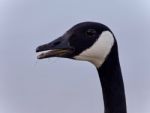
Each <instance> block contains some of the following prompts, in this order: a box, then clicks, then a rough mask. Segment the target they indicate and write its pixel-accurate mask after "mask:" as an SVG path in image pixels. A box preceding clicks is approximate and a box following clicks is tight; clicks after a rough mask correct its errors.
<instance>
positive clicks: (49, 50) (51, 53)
mask: <svg viewBox="0 0 150 113" xmlns="http://www.w3.org/2000/svg"><path fill="white" fill-rule="evenodd" d="M44 51H45V52H44ZM73 51H74V49H73V47H71V46H70V44H69V40H68V38H66V37H60V38H58V39H56V40H54V41H52V42H50V43H47V44H44V45H41V46H38V47H37V48H36V52H42V53H41V54H40V55H38V56H37V58H38V59H44V58H49V57H64V58H70V57H71V55H72V53H73Z"/></svg>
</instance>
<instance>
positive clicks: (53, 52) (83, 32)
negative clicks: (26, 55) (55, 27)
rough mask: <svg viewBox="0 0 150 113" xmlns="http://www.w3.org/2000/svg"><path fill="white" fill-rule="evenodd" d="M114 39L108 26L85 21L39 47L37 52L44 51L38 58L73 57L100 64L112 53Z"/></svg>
mask: <svg viewBox="0 0 150 113" xmlns="http://www.w3.org/2000/svg"><path fill="white" fill-rule="evenodd" d="M114 41H115V39H114V36H113V34H112V32H111V30H110V29H109V28H108V27H107V26H105V25H103V24H100V23H96V22H83V23H79V24H77V25H75V26H73V27H72V28H71V29H69V30H68V31H67V32H66V33H65V34H64V35H62V36H61V37H59V38H58V39H56V40H54V41H52V42H50V43H47V44H44V45H41V46H39V47H37V49H36V52H42V53H41V54H40V55H38V57H37V58H38V59H44V58H49V57H64V58H72V59H77V60H86V61H90V62H92V63H94V64H95V65H96V66H100V65H101V64H102V63H103V62H104V60H105V58H106V57H107V55H108V54H109V53H110V51H111V48H112V46H113V44H114ZM44 51H46V52H44Z"/></svg>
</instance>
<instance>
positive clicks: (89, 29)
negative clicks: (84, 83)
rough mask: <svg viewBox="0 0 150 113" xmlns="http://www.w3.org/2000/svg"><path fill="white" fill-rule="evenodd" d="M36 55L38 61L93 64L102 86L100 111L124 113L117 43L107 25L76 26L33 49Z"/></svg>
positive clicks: (124, 102) (93, 23)
mask: <svg viewBox="0 0 150 113" xmlns="http://www.w3.org/2000/svg"><path fill="white" fill-rule="evenodd" d="M36 52H40V54H39V55H38V56H37V58H38V59H44V58H49V57H63V58H71V59H75V60H85V61H89V62H91V63H93V64H94V65H95V67H96V69H97V71H98V74H99V77H100V81H101V85H102V92H103V100H104V110H105V111H104V112H105V113H127V110H126V99H125V91H124V84H123V79H122V74H121V68H120V63H119V56H118V46H117V41H116V39H115V37H114V34H113V33H112V31H111V30H110V29H109V28H108V27H107V26H105V25H103V24H101V23H96V22H82V23H79V24H77V25H75V26H73V27H72V28H71V29H69V30H68V31H67V32H66V33H65V34H63V35H62V36H61V37H59V38H58V39H56V40H54V41H52V42H50V43H47V44H44V45H41V46H39V47H37V48H36ZM41 52H42V53H41Z"/></svg>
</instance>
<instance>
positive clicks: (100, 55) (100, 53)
mask: <svg viewBox="0 0 150 113" xmlns="http://www.w3.org/2000/svg"><path fill="white" fill-rule="evenodd" d="M113 44H114V37H113V35H112V33H111V32H109V31H104V32H102V34H101V35H100V37H99V38H98V40H97V41H96V42H95V43H94V44H93V45H92V46H91V47H90V48H88V49H86V50H85V51H83V52H82V53H80V54H79V55H77V56H75V57H74V58H75V59H77V60H85V61H89V62H92V63H93V64H94V65H95V66H96V67H97V68H99V67H100V66H101V65H102V64H103V63H104V61H105V59H106V57H107V55H108V54H109V53H110V51H111V48H112V46H113Z"/></svg>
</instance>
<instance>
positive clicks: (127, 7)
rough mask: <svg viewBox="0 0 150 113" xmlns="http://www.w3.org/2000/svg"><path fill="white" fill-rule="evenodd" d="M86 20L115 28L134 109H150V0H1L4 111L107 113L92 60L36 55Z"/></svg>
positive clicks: (0, 109) (136, 112) (0, 107)
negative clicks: (49, 43)
mask: <svg viewBox="0 0 150 113" xmlns="http://www.w3.org/2000/svg"><path fill="white" fill-rule="evenodd" d="M83 21H96V22H100V23H103V24H106V25H107V26H109V27H110V28H111V30H112V31H113V32H114V34H115V36H116V38H117V41H118V45H119V53H120V62H121V67H122V72H123V78H124V83H125V89H126V98H127V108H128V113H150V60H149V58H150V1H149V0H132V1H131V0H124V1H123V0H122V1H121V0H115V1H110V0H109V1H108V0H105V1H103V0H74V1H73V0H62V1H61V0H41V1H40V0H0V113H103V110H104V108H103V99H102V92H101V86H100V81H99V78H98V74H97V72H96V69H95V67H94V66H93V65H92V64H90V63H88V62H83V61H73V60H69V59H59V58H52V59H45V60H40V61H39V60H37V59H36V53H35V48H36V47H37V46H38V45H41V44H43V43H47V42H50V41H52V40H53V39H55V38H57V37H59V36H60V35H62V34H63V33H64V32H65V31H66V30H68V29H69V28H70V27H72V26H73V25H75V24H77V23H79V22H83Z"/></svg>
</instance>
